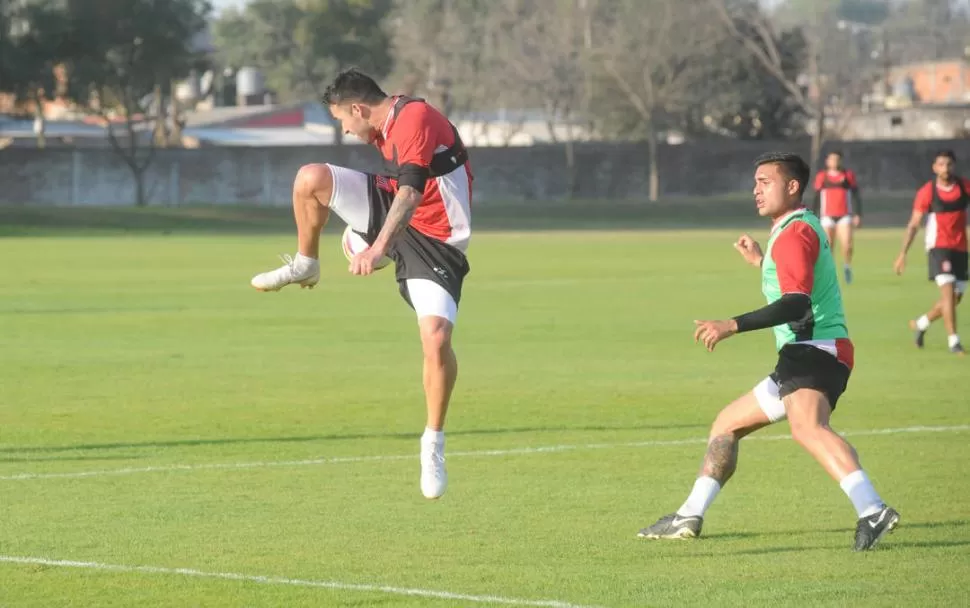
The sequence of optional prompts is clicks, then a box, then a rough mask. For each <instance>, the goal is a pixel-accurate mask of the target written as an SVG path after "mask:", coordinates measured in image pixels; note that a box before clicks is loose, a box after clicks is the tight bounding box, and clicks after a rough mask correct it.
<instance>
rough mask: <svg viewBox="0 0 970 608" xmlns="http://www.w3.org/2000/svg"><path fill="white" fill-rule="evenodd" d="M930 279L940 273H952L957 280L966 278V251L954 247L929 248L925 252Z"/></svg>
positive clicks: (933, 278) (933, 279) (932, 279)
mask: <svg viewBox="0 0 970 608" xmlns="http://www.w3.org/2000/svg"><path fill="white" fill-rule="evenodd" d="M926 258H927V262H928V263H929V271H930V272H929V275H930V280H931V281H935V280H936V277H937V276H938V275H941V274H952V275H953V276H954V277H956V280H957V281H966V280H967V252H966V251H957V250H956V249H942V248H934V249H930V250H929V251H928V252H927V254H926Z"/></svg>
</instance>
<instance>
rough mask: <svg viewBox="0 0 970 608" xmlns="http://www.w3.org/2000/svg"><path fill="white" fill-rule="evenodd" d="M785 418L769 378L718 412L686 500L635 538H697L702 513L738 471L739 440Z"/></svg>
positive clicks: (702, 521) (702, 519) (775, 388)
mask: <svg viewBox="0 0 970 608" xmlns="http://www.w3.org/2000/svg"><path fill="white" fill-rule="evenodd" d="M784 416H785V408H784V406H783V405H782V403H781V401H780V400H779V398H778V389H777V386H776V385H775V384H774V382H772V380H771V379H770V378H766V379H765V381H764V382H762V383H761V384H759V385H758V386H757V387H755V389H754V390H752V391H750V392H748V393H745V394H744V395H742V396H741V397H739V398H738V399H736V400H735V401H734V402H732V403H731V404H730V405H728V406H727V407H725V408H724V409H723V410H721V412H720V413H719V414H718V415H717V418H716V419H715V420H714V424H713V425H711V431H710V435H709V436H708V441H707V452H706V453H705V454H704V461H703V463H702V464H701V470H700V473H699V474H698V476H697V479H696V480H695V481H694V487H693V488H692V489H691V492H690V494H689V495H688V496H687V500H686V501H685V502H684V504H683V505H681V507H680V508H679V509H677V511H675V512H674V513H670V514H668V515H664V516H663V517H661V518H660V519H659V520H657V521H656V523H654V524H653V525H651V526H649V527H647V528H644V529H642V530H640V532H639V534H638V536H640V537H642V538H651V539H659V538H695V537H697V536H700V533H701V528H702V526H703V523H704V513H705V512H706V511H707V509H708V507H710V506H711V503H713V502H714V498H715V497H717V494H718V492H720V491H721V488H723V487H724V484H726V483H727V482H728V480H729V479H731V476H732V475H734V471H735V469H737V466H738V450H739V447H740V445H739V444H740V441H741V439H742V438H743V437H745V436H747V435H750V434H751V433H753V432H755V431H757V430H758V429H760V428H764V427H766V426H768V425H769V424H771V423H772V422H775V421H777V420H780V419H782V418H784Z"/></svg>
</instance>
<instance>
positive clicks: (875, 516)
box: [639, 154, 899, 551]
mask: <svg viewBox="0 0 970 608" xmlns="http://www.w3.org/2000/svg"><path fill="white" fill-rule="evenodd" d="M755 167H756V168H755V175H754V181H755V186H754V198H755V203H756V204H757V206H758V214H759V215H761V216H762V217H767V218H769V219H771V220H772V227H771V234H770V236H769V238H768V244H767V246H766V247H765V250H764V252H763V253H762V250H761V246H760V245H759V244H758V243H757V242H756V241H755V240H754V239H752V238H751V237H750V236H749V235H747V234H745V235H742V236H741V238H740V239H738V242H737V243H735V244H734V247H735V248H736V249H737V250H738V252H739V253H740V254H741V256H742V257H743V258H744V259H745V260H746V261H747V262H748V263H750V264H752V265H753V266H756V267H760V268H761V291H762V293H763V294H764V296H765V298H766V299H767V301H768V305H767V306H764V307H763V308H759V309H758V310H755V311H752V312H749V313H746V314H743V315H739V316H737V317H734V318H732V319H729V320H724V321H695V322H694V323H695V325H696V329H695V332H694V340H695V341H701V342H703V343H704V346H706V347H707V349H708V351H713V350H714V347H715V346H716V345H717V343H718V342H720V341H722V340H725V339H727V338H729V337H731V336H733V335H734V334H737V333H741V332H747V331H754V330H758V329H767V328H769V327H771V328H773V330H774V334H775V345H776V348H777V350H778V362H777V364H776V365H775V369H774V371H773V372H772V373H771V374H770V375H769V376H768V377H767V378H765V379H764V380H762V381H761V382H760V383H759V384H758V385H757V386H755V387H754V389H752V390H751V391H748V392H747V393H745V394H744V395H742V396H741V397H739V398H738V399H736V400H735V401H734V402H733V403H731V404H730V405H728V406H727V407H725V408H724V409H722V410H721V412H720V414H718V416H717V418H716V419H715V420H714V424H713V425H712V426H711V432H710V436H709V440H708V444H707V453H706V455H705V456H704V462H703V464H702V465H701V470H700V474H699V476H698V478H697V480H696V481H695V482H694V488H693V490H692V491H691V493H690V495H689V496H688V497H687V501H686V502H685V503H684V504H683V506H681V507H680V509H678V510H677V511H676V512H674V513H671V514H669V515H665V516H664V517H661V518H660V519H659V520H658V521H657V522H656V523H655V524H653V525H651V526H649V527H647V528H644V529H643V530H641V531H640V534H639V535H640V536H641V537H644V538H694V537H697V536H699V535H700V532H701V526H702V524H703V521H704V513H705V512H706V511H707V509H708V507H710V505H711V503H712V502H714V498H715V497H716V496H717V494H718V492H720V490H721V488H722V487H724V484H725V483H727V481H728V480H729V479H730V478H731V476H732V475H733V474H734V471H735V469H736V467H737V462H738V444H739V442H740V441H741V439H742V438H743V437H746V436H747V435H750V434H751V433H753V432H755V431H757V430H758V429H761V428H764V427H766V426H768V425H770V424H772V423H774V422H778V421H779V420H783V419H785V418H787V419H788V423H789V425H790V426H791V433H792V437H793V438H794V439H795V441H797V442H798V443H799V444H800V445H801V446H802V447H803V448H805V450H806V451H808V453H809V454H811V455H812V456H813V457H814V458H815V459H816V460H817V461H818V462H819V464H821V465H822V467H824V468H825V470H826V471H827V472H828V474H829V475H831V476H832V478H834V479H835V480H836V481H838V482H839V485H840V486H841V487H842V490H843V491H844V492H845V494H846V495H847V496H848V497H849V500H850V501H851V502H852V505H853V507H854V508H855V510H856V515H857V517H858V520H857V521H856V533H855V550H856V551H865V550H868V549H871V548H873V547H874V546H875V545H876V544H877V543H878V542H879V540H880V539H881V538H882V537H883V536H884V535H885V534H886V533H888V532H891V531H892V530H893V529H894V528H895V527H896V525H897V524H898V523H899V513H897V512H896V511H895V510H894V509H893V508H892V507H889V506H887V505H886V504H885V503H884V502H883V501H882V499H881V498H880V497H879V494H878V493H877V492H876V489H875V488H874V487H873V485H872V482H871V481H870V480H869V477H868V476H867V475H866V473H865V471H863V470H862V466H861V465H860V464H859V457H858V455H857V454H856V451H855V449H853V447H852V446H851V445H849V443H848V442H847V441H846V440H845V439H843V438H842V437H841V436H840V435H838V434H837V433H836V432H835V431H833V430H832V427H830V426H829V418H830V416H831V414H832V411H833V410H834V409H835V404H836V403H837V402H838V400H839V396H841V395H842V393H843V392H844V391H845V388H846V385H847V383H848V380H849V375H850V373H851V371H852V366H853V362H854V361H853V346H852V342H851V341H850V340H849V331H848V329H847V327H846V321H845V311H844V309H843V307H842V294H841V292H840V289H839V281H838V276H837V275H836V270H835V262H834V260H833V259H832V252H831V250H830V248H829V242H828V239H827V238H826V236H825V230H824V228H822V225H821V223H820V222H819V219H818V217H816V216H815V214H813V213H812V212H811V211H809V210H808V209H806V208H805V207H804V206H803V204H802V195H803V193H804V191H805V186H806V184H807V182H808V178H809V168H808V165H807V164H806V163H805V161H804V160H802V159H801V158H800V157H798V156H796V155H794V154H769V155H765V156H762V157H760V158H758V159H757V161H755Z"/></svg>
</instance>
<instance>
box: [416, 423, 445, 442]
mask: <svg viewBox="0 0 970 608" xmlns="http://www.w3.org/2000/svg"><path fill="white" fill-rule="evenodd" d="M444 442H445V432H444V431H435V430H432V429H429V428H427V427H425V429H424V435H421V443H441V444H443V443H444Z"/></svg>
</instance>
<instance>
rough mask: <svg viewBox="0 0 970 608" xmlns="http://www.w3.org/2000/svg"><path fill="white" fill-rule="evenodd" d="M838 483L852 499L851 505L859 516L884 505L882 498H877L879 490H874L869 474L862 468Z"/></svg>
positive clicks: (876, 511) (866, 515)
mask: <svg viewBox="0 0 970 608" xmlns="http://www.w3.org/2000/svg"><path fill="white" fill-rule="evenodd" d="M839 485H840V486H841V487H842V491H843V492H845V495H846V496H848V497H849V500H851V501H852V506H853V507H855V512H856V513H857V514H858V515H859V517H860V518H862V517H869V516H870V515H872V514H873V513H878V512H879V509H881V508H883V506H884V505H885V503H883V502H882V498H879V492H876V488H874V487H873V485H872V482H871V481H869V476H868V475H866V473H865V471H863V470H862V469H859V470H858V471H853V472H852V473H849V474H848V475H846V476H845V477H843V478H842V481H840V482H839Z"/></svg>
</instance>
